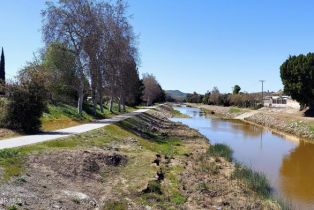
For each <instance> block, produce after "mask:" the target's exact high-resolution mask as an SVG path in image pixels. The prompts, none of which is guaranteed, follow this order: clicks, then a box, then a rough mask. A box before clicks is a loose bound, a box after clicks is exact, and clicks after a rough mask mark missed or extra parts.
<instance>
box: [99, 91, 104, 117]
mask: <svg viewBox="0 0 314 210" xmlns="http://www.w3.org/2000/svg"><path fill="white" fill-rule="evenodd" d="M99 106H100V112H101V113H104V104H103V99H102V96H101V95H100V96H99Z"/></svg>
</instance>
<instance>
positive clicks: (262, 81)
mask: <svg viewBox="0 0 314 210" xmlns="http://www.w3.org/2000/svg"><path fill="white" fill-rule="evenodd" d="M260 82H261V83H262V106H264V82H265V80H260Z"/></svg>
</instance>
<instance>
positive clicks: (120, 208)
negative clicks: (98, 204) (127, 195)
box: [103, 201, 128, 210]
mask: <svg viewBox="0 0 314 210" xmlns="http://www.w3.org/2000/svg"><path fill="white" fill-rule="evenodd" d="M126 209H128V208H127V204H126V203H125V202H121V201H109V202H107V203H106V205H105V206H104V208H103V210H126Z"/></svg>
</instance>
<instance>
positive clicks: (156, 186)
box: [143, 180, 162, 194]
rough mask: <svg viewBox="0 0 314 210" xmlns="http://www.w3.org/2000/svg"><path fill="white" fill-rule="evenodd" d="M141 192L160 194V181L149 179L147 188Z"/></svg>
mask: <svg viewBox="0 0 314 210" xmlns="http://www.w3.org/2000/svg"><path fill="white" fill-rule="evenodd" d="M143 192H144V193H157V194H162V191H161V186H160V182H159V181H157V180H152V181H149V182H148V185H147V188H146V189H145V190H144V191H143Z"/></svg>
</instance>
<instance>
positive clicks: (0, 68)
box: [0, 47, 5, 83]
mask: <svg viewBox="0 0 314 210" xmlns="http://www.w3.org/2000/svg"><path fill="white" fill-rule="evenodd" d="M0 80H2V82H4V83H5V61H4V52H3V47H2V52H1V59H0Z"/></svg>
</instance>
